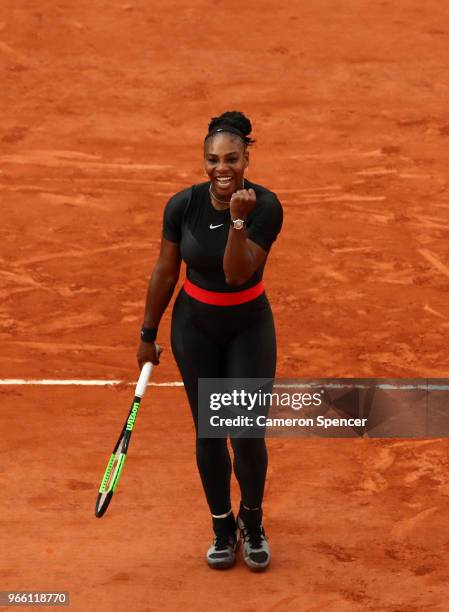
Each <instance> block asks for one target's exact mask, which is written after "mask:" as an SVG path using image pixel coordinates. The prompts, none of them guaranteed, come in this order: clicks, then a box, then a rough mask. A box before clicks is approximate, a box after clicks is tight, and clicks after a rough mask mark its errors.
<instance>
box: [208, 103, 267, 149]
mask: <svg viewBox="0 0 449 612" xmlns="http://www.w3.org/2000/svg"><path fill="white" fill-rule="evenodd" d="M226 127H232V128H234V129H237V130H238V131H239V132H240V133H241V134H242V136H243V140H244V141H245V143H246V144H247V145H248V144H252V143H253V142H256V141H255V140H253V139H252V138H249V135H250V134H251V130H252V125H251V121H250V120H249V119H248V117H246V115H244V114H243V113H241V112H240V111H226V112H225V113H222V114H221V115H220V116H219V117H212V119H211V121H210V123H209V132H211V131H212V130H213V129H216V128H226Z"/></svg>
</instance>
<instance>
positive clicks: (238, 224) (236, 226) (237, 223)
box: [231, 219, 245, 230]
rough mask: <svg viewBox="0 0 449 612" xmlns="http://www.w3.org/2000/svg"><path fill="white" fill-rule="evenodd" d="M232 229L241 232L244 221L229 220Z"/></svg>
mask: <svg viewBox="0 0 449 612" xmlns="http://www.w3.org/2000/svg"><path fill="white" fill-rule="evenodd" d="M231 222H232V225H233V227H234V229H236V230H241V229H243V228H244V227H245V219H231Z"/></svg>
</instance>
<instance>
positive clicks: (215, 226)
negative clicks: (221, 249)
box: [209, 223, 224, 229]
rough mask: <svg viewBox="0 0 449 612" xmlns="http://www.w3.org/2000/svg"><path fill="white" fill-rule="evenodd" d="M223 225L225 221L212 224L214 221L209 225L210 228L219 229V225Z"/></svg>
mask: <svg viewBox="0 0 449 612" xmlns="http://www.w3.org/2000/svg"><path fill="white" fill-rule="evenodd" d="M222 225H224V223H220V224H219V225H212V223H211V224H210V225H209V229H217V227H221V226H222Z"/></svg>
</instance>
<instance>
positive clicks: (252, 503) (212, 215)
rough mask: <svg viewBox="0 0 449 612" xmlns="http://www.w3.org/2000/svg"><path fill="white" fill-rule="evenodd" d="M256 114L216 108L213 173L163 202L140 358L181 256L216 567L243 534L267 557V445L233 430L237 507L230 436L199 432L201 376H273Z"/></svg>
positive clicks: (269, 198) (183, 326)
mask: <svg viewBox="0 0 449 612" xmlns="http://www.w3.org/2000/svg"><path fill="white" fill-rule="evenodd" d="M251 129H252V127H251V122H250V120H249V119H248V118H247V117H245V115H243V114H242V113H240V112H237V111H230V112H225V113H223V114H222V115H220V116H219V117H214V118H213V119H212V120H211V122H210V124H209V129H208V132H207V134H206V137H205V139H204V169H205V171H206V173H207V175H208V178H209V180H208V181H207V182H204V183H199V184H196V185H193V187H191V188H188V189H184V190H183V191H180V192H178V193H176V194H175V195H174V196H173V197H171V198H170V200H169V201H168V203H167V205H166V207H165V211H164V221H163V231H162V241H161V249H160V255H159V259H158V261H157V263H156V265H155V267H154V270H153V273H152V275H151V278H150V281H149V285H148V292H147V298H146V305H145V314H144V322H143V327H142V330H141V343H140V346H139V349H138V353H137V359H138V362H139V366H140V367H142V364H143V363H144V362H145V361H151V362H152V363H154V364H157V363H158V362H159V360H158V356H157V354H156V349H155V340H156V334H157V329H158V325H159V322H160V319H161V317H162V315H163V313H164V311H165V309H166V307H167V305H168V303H169V301H170V298H171V296H172V294H173V291H174V289H175V286H176V283H177V281H178V277H179V271H180V266H181V261H185V263H186V266H187V270H186V277H187V278H186V280H185V282H184V285H183V287H182V288H181V290H180V292H179V293H178V295H177V298H176V302H175V305H174V308H173V317H172V328H171V345H172V349H173V354H174V356H175V359H176V362H177V364H178V367H179V370H180V373H181V376H182V379H183V381H184V386H185V389H186V392H187V396H188V399H189V404H190V408H191V411H192V416H193V420H194V423H195V429H196V459H197V465H198V469H199V473H200V476H201V481H202V484H203V488H204V492H205V495H206V499H207V503H208V505H209V508H210V512H211V514H212V526H213V530H214V540H213V544H212V546H211V547H210V548H209V550H208V551H207V555H206V558H207V562H208V564H209V566H210V567H211V568H217V569H220V568H227V567H231V566H232V565H233V564H234V562H235V554H236V550H237V548H238V545H239V544H240V542H242V543H243V559H244V561H245V563H246V564H247V565H248V567H249V568H250V569H251V570H254V571H260V570H263V569H265V568H266V567H267V566H268V564H269V563H270V548H269V545H268V542H267V538H266V535H265V531H264V528H263V526H262V501H263V494H264V486H265V477H266V472H267V449H266V445H265V439H264V438H263V437H262V438H233V437H231V445H232V448H233V453H234V472H235V476H236V478H237V481H238V483H239V486H240V491H241V502H240V508H239V511H238V515H237V520H236V518H235V516H234V514H233V511H232V508H231V495H230V480H231V472H232V464H231V458H230V454H229V450H228V445H227V440H226V439H225V438H200V437H198V378H201V377H207V378H221V377H233V378H274V376H275V369H276V336H275V329H274V323H273V316H272V312H271V308H270V304H269V302H268V299H267V296H266V294H265V292H264V286H263V281H262V276H263V271H264V267H265V263H266V260H267V255H268V253H269V251H270V247H271V245H272V243H273V242H274V241H275V239H276V236H277V235H278V233H279V231H280V229H281V226H282V207H281V204H280V202H279V200H278V199H277V197H276V195H275V194H274V193H273V192H271V191H269V190H268V189H267V188H265V187H263V186H262V185H258V184H256V183H252V182H251V181H249V180H248V179H246V178H245V176H244V175H245V171H246V169H247V168H248V164H249V151H248V147H249V146H250V145H251V144H253V143H254V142H255V141H254V140H253V139H252V138H251V137H250V134H251Z"/></svg>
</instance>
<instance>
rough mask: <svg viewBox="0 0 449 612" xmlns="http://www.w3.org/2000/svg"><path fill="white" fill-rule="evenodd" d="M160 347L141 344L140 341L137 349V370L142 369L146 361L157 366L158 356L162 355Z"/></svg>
mask: <svg viewBox="0 0 449 612" xmlns="http://www.w3.org/2000/svg"><path fill="white" fill-rule="evenodd" d="M162 350H163V349H162V347H160V346H157V347H156V343H155V342H142V340H141V341H140V344H139V348H138V349H137V363H138V364H139V369H142V367H143V364H144V363H145V362H147V361H151V363H154V365H158V364H159V355H160V354H161V353H162Z"/></svg>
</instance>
